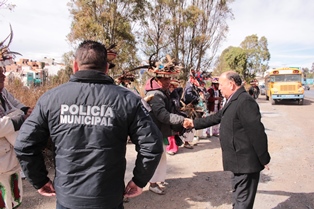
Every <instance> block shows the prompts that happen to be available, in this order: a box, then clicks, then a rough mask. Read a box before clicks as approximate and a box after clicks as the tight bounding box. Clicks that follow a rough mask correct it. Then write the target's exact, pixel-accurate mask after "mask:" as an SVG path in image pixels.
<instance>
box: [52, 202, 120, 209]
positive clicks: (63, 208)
mask: <svg viewBox="0 0 314 209" xmlns="http://www.w3.org/2000/svg"><path fill="white" fill-rule="evenodd" d="M56 209H71V208H66V207H63V206H62V205H60V204H59V203H58V201H57V205H56ZM112 209H124V207H123V202H122V203H121V205H119V206H118V207H116V208H112Z"/></svg>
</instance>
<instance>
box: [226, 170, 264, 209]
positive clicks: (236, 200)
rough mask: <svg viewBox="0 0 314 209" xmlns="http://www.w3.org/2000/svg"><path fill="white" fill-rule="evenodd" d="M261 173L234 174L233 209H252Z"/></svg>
mask: <svg viewBox="0 0 314 209" xmlns="http://www.w3.org/2000/svg"><path fill="white" fill-rule="evenodd" d="M259 177H260V172H257V173H249V174H236V173H234V174H233V177H232V189H233V209H252V208H253V204H254V199H255V195H256V191H257V186H258V182H259Z"/></svg>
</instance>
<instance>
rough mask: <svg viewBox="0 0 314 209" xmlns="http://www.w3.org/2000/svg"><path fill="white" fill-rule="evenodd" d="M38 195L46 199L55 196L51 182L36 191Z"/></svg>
mask: <svg viewBox="0 0 314 209" xmlns="http://www.w3.org/2000/svg"><path fill="white" fill-rule="evenodd" d="M37 191H38V193H39V194H41V195H43V196H47V197H51V196H55V195H56V191H55V189H54V187H53V185H52V182H51V181H48V183H46V184H45V185H44V186H43V187H42V188H40V189H38V190H37Z"/></svg>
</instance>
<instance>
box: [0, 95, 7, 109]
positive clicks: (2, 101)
mask: <svg viewBox="0 0 314 209" xmlns="http://www.w3.org/2000/svg"><path fill="white" fill-rule="evenodd" d="M0 101H1V105H2V107H3V109H4V110H5V111H6V108H5V100H4V99H3V97H2V93H0Z"/></svg>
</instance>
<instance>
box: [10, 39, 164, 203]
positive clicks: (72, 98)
mask: <svg viewBox="0 0 314 209" xmlns="http://www.w3.org/2000/svg"><path fill="white" fill-rule="evenodd" d="M73 70H74V74H73V75H72V76H71V78H70V80H69V82H67V83H64V84H62V85H60V86H58V87H56V88H53V89H51V90H49V91H47V92H46V93H44V94H43V95H42V96H41V97H40V98H39V100H38V101H37V104H36V106H35V108H34V110H33V112H32V114H31V115H30V116H29V117H28V119H27V120H26V121H25V122H24V124H23V126H22V128H21V130H20V133H19V136H18V138H17V140H16V143H15V147H14V149H15V152H16V154H17V157H18V158H19V160H20V164H21V165H22V168H23V170H24V173H25V175H26V177H27V180H29V182H30V183H31V184H32V185H33V186H34V187H35V189H37V191H38V192H39V193H40V194H41V195H43V196H49V197H52V196H56V200H57V202H56V208H57V209H91V208H93V209H113V208H114V209H123V208H124V206H123V197H124V196H125V197H135V196H138V195H140V194H141V193H142V191H143V188H144V187H145V186H146V184H147V183H148V181H149V180H150V179H151V177H152V176H153V174H154V172H155V169H156V167H157V165H158V162H159V160H160V157H161V154H162V152H163V146H162V142H161V140H162V134H161V132H160V131H159V129H158V127H157V126H156V124H155V123H154V121H153V120H152V118H151V117H150V115H149V113H148V110H147V109H146V108H145V107H144V104H143V103H142V98H141V97H140V96H137V95H136V94H134V93H133V92H131V91H130V90H128V89H126V88H124V87H121V86H118V85H116V84H115V83H114V80H113V79H112V78H111V77H110V76H108V75H107V70H108V65H107V50H106V48H105V46H104V45H103V44H101V43H99V42H96V41H91V40H85V41H83V42H82V43H80V45H79V46H78V48H77V50H76V53H75V60H74V62H73ZM128 136H130V139H131V141H132V143H133V144H135V149H136V151H137V157H136V161H135V167H134V169H133V177H132V179H131V180H130V181H129V182H128V184H127V185H126V186H125V182H124V180H125V179H124V177H125V171H126V158H125V155H126V149H127V146H126V142H127V137H128ZM50 137H51V141H52V143H53V148H54V150H55V151H54V154H55V158H54V160H55V176H54V180H53V181H51V180H50V178H49V177H48V172H47V168H46V166H45V161H44V156H43V154H42V148H43V147H44V146H45V145H46V144H47V141H48V139H49V138H50Z"/></svg>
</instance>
